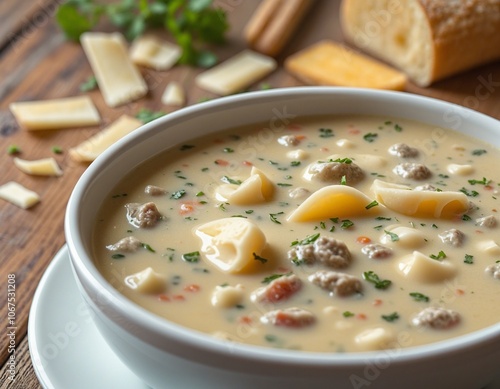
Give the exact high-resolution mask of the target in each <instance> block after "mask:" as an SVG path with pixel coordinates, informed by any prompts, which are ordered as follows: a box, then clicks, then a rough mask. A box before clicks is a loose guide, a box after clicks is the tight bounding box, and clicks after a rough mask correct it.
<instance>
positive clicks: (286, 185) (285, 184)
mask: <svg viewBox="0 0 500 389" xmlns="http://www.w3.org/2000/svg"><path fill="white" fill-rule="evenodd" d="M276 185H278V186H281V187H282V188H286V187H288V186H293V185H292V184H289V183H287V182H278V183H276Z"/></svg>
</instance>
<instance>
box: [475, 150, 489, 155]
mask: <svg viewBox="0 0 500 389" xmlns="http://www.w3.org/2000/svg"><path fill="white" fill-rule="evenodd" d="M486 153H487V151H486V150H484V149H477V150H472V155H475V156H479V155H483V154H486Z"/></svg>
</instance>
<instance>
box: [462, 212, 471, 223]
mask: <svg viewBox="0 0 500 389" xmlns="http://www.w3.org/2000/svg"><path fill="white" fill-rule="evenodd" d="M462 220H463V221H464V222H468V221H471V220H472V218H471V217H470V216H469V215H465V214H464V215H462Z"/></svg>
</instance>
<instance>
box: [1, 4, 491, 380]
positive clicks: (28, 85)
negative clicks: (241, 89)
mask: <svg viewBox="0 0 500 389" xmlns="http://www.w3.org/2000/svg"><path fill="white" fill-rule="evenodd" d="M60 2H61V1H60V0H56V1H51V0H37V1H31V0H16V1H11V0H8V1H2V2H0V166H1V169H0V185H1V184H4V183H6V182H8V181H17V182H19V183H21V184H22V185H24V186H26V187H28V188H29V189H32V190H34V191H36V192H37V193H39V194H40V196H41V202H40V203H39V204H37V205H36V206H35V207H33V208H31V209H29V210H22V209H19V208H17V207H16V206H14V205H12V204H9V203H7V202H5V201H3V200H0V253H1V254H0V282H1V284H2V285H4V286H3V287H2V291H4V292H3V295H0V299H1V303H0V318H1V319H2V327H1V328H0V331H1V336H0V339H1V340H0V346H1V347H0V362H1V363H2V366H3V368H2V369H1V373H0V377H1V378H0V388H38V387H40V384H39V383H38V380H37V378H36V376H35V374H34V370H33V366H32V365H31V361H30V358H29V351H28V344H27V336H26V332H27V323H28V316H29V309H30V306H31V301H32V299H33V295H34V292H35V289H36V287H37V284H38V282H39V280H40V277H41V276H42V274H43V273H44V271H45V269H46V268H47V266H48V264H49V263H50V261H51V260H52V258H53V257H54V255H55V254H56V253H57V251H58V250H59V249H60V248H61V246H63V245H64V242H65V238H64V232H63V218H64V212H65V207H66V203H67V200H68V198H69V195H70V194H71V191H72V188H73V187H74V185H75V183H76V181H77V180H78V178H79V177H80V175H81V174H82V173H83V171H84V170H85V168H86V167H87V165H85V164H81V163H75V162H73V161H72V160H71V159H70V158H69V155H68V153H67V150H68V149H69V148H70V147H72V146H75V145H76V144H78V143H79V142H81V141H82V140H84V139H86V138H88V137H89V136H90V135H92V134H94V133H95V132H97V131H99V130H100V129H101V128H103V127H105V126H106V125H107V124H109V123H110V122H112V121H113V120H114V119H116V118H117V117H119V116H120V115H121V114H123V113H129V114H131V115H135V114H136V113H137V112H138V111H139V109H140V108H143V107H145V108H149V109H153V110H163V111H165V112H170V111H172V110H173V108H171V107H166V106H162V104H161V102H160V97H161V94H162V92H163V90H164V88H165V86H166V85H167V83H168V82H169V81H171V80H176V81H179V82H181V83H182V84H183V85H184V87H185V89H186V91H187V96H188V105H190V104H196V103H198V102H199V101H200V100H202V99H205V98H214V97H216V96H214V95H212V94H210V93H207V92H205V91H203V90H201V89H199V88H197V87H196V86H195V85H194V77H195V76H196V75H197V74H198V73H199V72H200V71H201V70H200V69H196V68H192V67H187V66H178V67H176V68H174V69H172V70H170V71H168V72H155V71H151V70H146V69H141V71H142V72H143V74H144V77H145V79H146V81H147V83H148V85H149V87H150V93H149V95H148V96H147V97H145V98H143V99H141V100H138V101H136V102H134V103H131V104H128V105H126V106H123V107H120V108H116V109H111V108H109V107H107V106H106V105H105V104H104V102H103V99H102V97H101V95H100V93H99V91H98V90H95V91H91V92H88V94H89V95H90V96H91V98H92V100H93V101H94V103H95V104H96V106H97V108H98V110H99V112H100V114H101V117H102V123H101V125H99V126H95V127H88V128H75V129H69V130H58V131H37V132H28V131H26V130H25V129H22V128H19V126H18V125H17V123H16V121H15V120H14V118H13V117H12V115H11V113H10V111H9V109H8V107H9V103H11V102H14V101H26V100H41V99H48V98H56V97H69V96H75V95H79V94H81V93H82V92H80V90H79V85H80V84H81V83H82V82H83V81H85V80H86V79H87V78H88V77H89V76H90V75H91V74H92V72H91V69H90V66H89V64H88V62H87V60H86V57H85V55H84V53H83V51H82V49H81V47H80V46H79V45H78V44H74V43H70V42H67V41H65V39H64V37H63V35H62V33H61V32H60V30H59V29H58V28H57V26H56V23H55V21H54V17H53V15H54V11H55V9H56V6H57V4H58V3H60ZM214 3H215V4H216V5H218V6H220V7H222V8H223V9H224V10H225V11H226V12H227V15H228V19H229V22H230V25H231V30H230V32H229V36H228V42H227V44H225V45H224V46H221V47H217V48H215V51H216V52H217V54H218V55H219V57H220V59H225V58H228V57H230V56H232V55H234V54H236V53H238V52H239V51H240V50H242V49H243V48H245V42H244V40H243V35H242V31H243V28H244V26H245V24H246V22H247V21H248V20H249V18H250V16H251V15H252V13H253V11H254V10H255V8H256V6H257V4H258V2H257V1H254V0H215V1H214ZM339 3H340V0H318V1H317V3H316V4H315V6H314V8H313V9H312V10H311V12H310V13H309V14H308V16H307V18H306V19H305V20H304V22H303V23H302V24H301V26H300V27H299V30H298V33H297V34H296V35H295V36H294V37H293V39H292V41H291V42H289V44H288V45H287V46H286V48H285V50H284V51H283V53H282V54H281V55H280V57H279V58H278V61H279V63H280V65H281V64H282V62H283V60H284V58H286V57H287V56H288V55H290V54H292V53H294V52H296V51H298V50H300V49H301V48H304V47H306V46H308V45H310V44H312V43H315V42H316V41H318V40H320V39H324V38H331V39H334V40H336V41H339V42H342V34H341V30H340V25H339V20H338V8H339ZM102 28H103V29H105V30H106V29H108V30H109V27H108V26H102ZM263 81H265V82H266V83H269V84H270V85H271V86H272V87H273V88H275V87H289V86H297V85H302V84H301V83H300V82H299V81H298V80H296V79H295V78H293V77H292V76H290V75H289V74H287V73H286V72H285V71H284V70H283V69H282V67H280V68H279V69H278V70H277V71H276V72H274V73H273V74H272V75H270V76H269V77H267V78H266V79H265V80H263ZM251 89H259V85H254V86H253V87H252V88H251ZM407 91H408V92H409V93H417V94H422V95H426V96H431V97H436V98H439V99H442V100H446V101H450V102H453V103H456V104H459V105H462V106H467V107H469V108H473V109H476V110H478V111H480V112H483V113H486V114H488V115H490V116H493V117H495V118H498V119H500V64H499V63H493V64H489V65H486V66H483V67H480V68H477V69H473V70H471V71H469V72H467V73H464V74H461V75H458V76H455V77H453V78H450V79H447V80H444V81H442V82H439V83H437V84H435V85H433V86H432V87H430V88H426V89H422V88H418V87H416V86H414V85H409V86H408V90H407ZM10 145H17V146H19V147H20V148H21V150H22V153H21V155H20V156H21V157H22V158H25V159H37V158H42V157H48V156H53V157H55V158H56V160H57V162H58V163H59V165H60V166H61V167H62V169H63V171H64V174H63V176H61V177H35V176H28V175H26V174H24V173H22V172H20V171H19V170H17V169H16V168H15V167H14V166H13V162H12V156H11V155H8V154H7V148H8V147H9V146H10ZM53 146H59V147H61V148H62V149H63V153H62V154H58V155H56V154H53V152H52V147H53ZM8 274H15V278H16V346H17V348H16V362H17V372H16V377H15V381H14V382H11V381H8V380H6V377H7V366H6V361H7V359H8V357H9V353H8V350H7V346H8V339H7V336H6V332H7V330H6V327H7V325H6V322H7V307H6V305H7V304H6V289H7V288H6V284H7V277H8ZM61 293H64V291H61ZM63 389H66V388H63Z"/></svg>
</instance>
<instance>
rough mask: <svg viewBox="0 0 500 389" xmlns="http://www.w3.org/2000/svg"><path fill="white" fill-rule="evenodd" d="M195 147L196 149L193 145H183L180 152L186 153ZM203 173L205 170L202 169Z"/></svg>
mask: <svg viewBox="0 0 500 389" xmlns="http://www.w3.org/2000/svg"><path fill="white" fill-rule="evenodd" d="M193 147H194V146H193V145H182V146H181V148H180V149H179V150H180V151H186V150H189V149H192V148H193ZM206 169H207V170H208V168H206ZM202 171H204V170H203V169H202Z"/></svg>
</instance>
